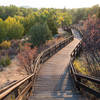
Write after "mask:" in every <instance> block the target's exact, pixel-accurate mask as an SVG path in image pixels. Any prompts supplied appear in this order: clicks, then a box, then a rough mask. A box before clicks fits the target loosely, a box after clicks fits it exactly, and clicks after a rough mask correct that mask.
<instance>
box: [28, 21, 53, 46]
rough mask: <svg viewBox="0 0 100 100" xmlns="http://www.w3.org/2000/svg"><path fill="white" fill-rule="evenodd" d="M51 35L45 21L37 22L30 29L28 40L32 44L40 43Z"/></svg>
mask: <svg viewBox="0 0 100 100" xmlns="http://www.w3.org/2000/svg"><path fill="white" fill-rule="evenodd" d="M51 37H52V33H51V31H50V29H49V27H48V25H47V23H43V24H40V23H37V24H35V25H34V26H32V27H31V29H30V41H31V43H32V44H33V46H36V45H40V44H43V43H45V42H46V40H49V39H50V38H51Z"/></svg>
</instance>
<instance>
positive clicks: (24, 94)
mask: <svg viewBox="0 0 100 100" xmlns="http://www.w3.org/2000/svg"><path fill="white" fill-rule="evenodd" d="M72 40H73V36H71V37H69V38H67V39H65V40H63V41H61V42H59V43H57V44H55V45H53V46H52V47H50V48H48V49H46V50H44V51H43V52H41V53H40V54H39V55H38V57H37V58H36V60H35V63H34V69H33V74H31V75H29V76H27V77H25V78H24V79H22V80H19V81H17V82H15V83H12V84H10V85H9V86H7V87H5V88H3V89H1V90H0V100H28V97H29V96H30V95H31V93H32V88H33V86H34V82H35V79H36V76H37V72H38V71H39V69H40V64H41V63H43V62H45V61H46V60H47V59H49V58H50V57H51V56H52V55H54V54H55V53H57V52H58V51H59V50H60V49H62V48H63V47H65V46H66V45H67V44H69V43H70V42H71V41H72Z"/></svg>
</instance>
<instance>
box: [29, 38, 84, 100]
mask: <svg viewBox="0 0 100 100" xmlns="http://www.w3.org/2000/svg"><path fill="white" fill-rule="evenodd" d="M79 42H80V39H77V38H74V40H73V41H72V42H71V43H69V44H68V45H67V46H66V47H64V48H63V49H61V50H60V51H59V52H58V53H56V54H55V55H54V56H52V57H51V58H50V59H49V60H47V61H46V62H45V63H44V64H42V65H41V69H40V71H39V74H38V76H37V80H36V82H35V88H34V91H33V96H31V97H30V98H29V100H86V99H85V98H83V97H82V96H81V95H80V94H79V93H78V91H77V90H76V89H75V87H74V85H73V82H72V80H71V77H70V75H69V69H68V66H69V61H70V54H71V52H72V51H73V49H74V48H75V47H76V45H77V44H78V43H79Z"/></svg>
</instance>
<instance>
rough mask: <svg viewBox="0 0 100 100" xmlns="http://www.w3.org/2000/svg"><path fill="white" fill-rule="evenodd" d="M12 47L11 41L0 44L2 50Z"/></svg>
mask: <svg viewBox="0 0 100 100" xmlns="http://www.w3.org/2000/svg"><path fill="white" fill-rule="evenodd" d="M10 46H11V42H10V41H3V42H2V43H1V44H0V47H1V48H5V49H7V48H9V47H10Z"/></svg>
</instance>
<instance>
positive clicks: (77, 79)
mask: <svg viewBox="0 0 100 100" xmlns="http://www.w3.org/2000/svg"><path fill="white" fill-rule="evenodd" d="M75 29H77V28H75ZM81 46H82V40H81V41H80V43H79V44H78V45H77V46H76V48H75V49H74V50H73V52H72V53H71V61H70V73H71V76H72V78H73V80H74V83H75V85H76V87H77V88H78V90H81V89H82V90H85V92H88V93H91V94H92V95H94V96H96V97H97V98H100V80H99V79H96V78H94V77H90V76H86V75H82V74H79V73H77V71H76V70H75V67H74V65H73V62H74V59H75V58H76V56H77V55H78V54H79V53H80V49H81ZM87 82H88V83H90V84H91V85H92V86H93V84H95V85H96V86H98V87H99V91H97V90H96V89H94V87H91V85H89V84H86V83H87Z"/></svg>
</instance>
